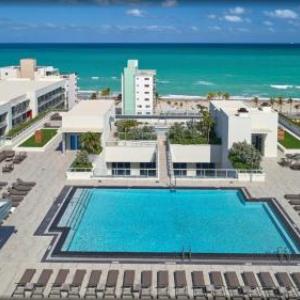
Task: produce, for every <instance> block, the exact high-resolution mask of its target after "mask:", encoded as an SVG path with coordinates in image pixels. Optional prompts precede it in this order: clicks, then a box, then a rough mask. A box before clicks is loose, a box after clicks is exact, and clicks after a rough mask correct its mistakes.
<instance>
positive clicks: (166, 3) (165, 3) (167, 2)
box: [161, 0, 178, 7]
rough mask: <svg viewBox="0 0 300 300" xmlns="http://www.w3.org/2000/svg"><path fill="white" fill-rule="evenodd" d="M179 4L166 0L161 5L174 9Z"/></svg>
mask: <svg viewBox="0 0 300 300" xmlns="http://www.w3.org/2000/svg"><path fill="white" fill-rule="evenodd" d="M177 4H178V2H177V0H165V1H163V2H162V3H161V6H162V7H174V6H176V5H177Z"/></svg>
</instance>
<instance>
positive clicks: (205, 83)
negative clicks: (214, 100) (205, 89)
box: [196, 80, 215, 86]
mask: <svg viewBox="0 0 300 300" xmlns="http://www.w3.org/2000/svg"><path fill="white" fill-rule="evenodd" d="M196 84H197V85H206V86H210V85H215V84H214V83H213V82H210V81H205V80H198V81H197V82H196Z"/></svg>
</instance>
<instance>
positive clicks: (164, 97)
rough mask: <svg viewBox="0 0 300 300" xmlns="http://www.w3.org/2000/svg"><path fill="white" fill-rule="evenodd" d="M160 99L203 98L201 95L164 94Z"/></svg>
mask: <svg viewBox="0 0 300 300" xmlns="http://www.w3.org/2000/svg"><path fill="white" fill-rule="evenodd" d="M161 98H162V99H180V100H200V99H205V97H201V96H190V95H165V96H162V97H161Z"/></svg>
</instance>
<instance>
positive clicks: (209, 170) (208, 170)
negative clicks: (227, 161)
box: [196, 163, 216, 177]
mask: <svg viewBox="0 0 300 300" xmlns="http://www.w3.org/2000/svg"><path fill="white" fill-rule="evenodd" d="M215 168H216V164H215V163H197V164H196V176H200V177H210V176H214V174H215V171H214V169H215Z"/></svg>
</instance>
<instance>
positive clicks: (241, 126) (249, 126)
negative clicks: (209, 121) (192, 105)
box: [169, 100, 278, 177]
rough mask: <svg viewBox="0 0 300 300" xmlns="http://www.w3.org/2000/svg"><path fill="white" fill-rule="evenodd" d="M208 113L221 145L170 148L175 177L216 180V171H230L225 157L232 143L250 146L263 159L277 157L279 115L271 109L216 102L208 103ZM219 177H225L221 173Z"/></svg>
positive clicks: (178, 145)
mask: <svg viewBox="0 0 300 300" xmlns="http://www.w3.org/2000/svg"><path fill="white" fill-rule="evenodd" d="M209 111H210V113H211V115H212V117H213V119H214V122H215V128H214V130H215V134H216V137H217V138H219V140H220V142H219V143H216V144H196V145H182V144H170V146H169V148H170V150H169V152H170V159H171V162H172V167H173V173H174V175H175V176H179V177H209V176H215V174H216V173H215V171H213V170H215V169H232V165H231V162H230V161H229V159H228V154H229V150H230V149H231V147H232V145H233V143H237V142H244V141H246V142H247V143H248V144H253V145H254V146H255V147H256V148H257V149H258V150H259V151H260V152H261V154H262V156H263V157H269V158H270V157H276V156H277V126H278V113H277V112H275V111H274V110H272V109H271V107H269V106H267V107H260V108H253V107H249V106H248V105H246V104H245V103H244V102H242V101H227V100H226V101H220V100H218V101H211V102H210V107H209ZM220 172H221V171H220ZM220 176H224V171H222V172H221V173H220ZM226 176H227V175H226Z"/></svg>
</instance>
